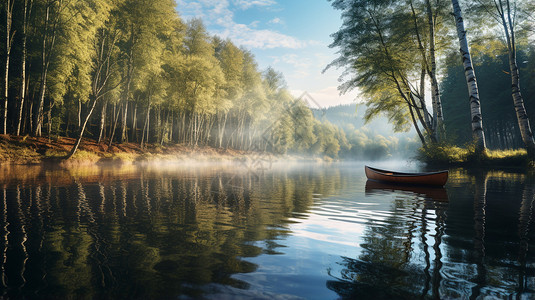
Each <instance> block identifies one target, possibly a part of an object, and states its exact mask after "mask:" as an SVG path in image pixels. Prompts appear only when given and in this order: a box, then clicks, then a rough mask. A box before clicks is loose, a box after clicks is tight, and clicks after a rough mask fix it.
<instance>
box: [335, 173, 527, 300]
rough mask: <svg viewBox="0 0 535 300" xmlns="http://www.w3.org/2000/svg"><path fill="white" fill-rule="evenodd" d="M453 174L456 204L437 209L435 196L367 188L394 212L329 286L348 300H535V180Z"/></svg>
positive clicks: (375, 225)
mask: <svg viewBox="0 0 535 300" xmlns="http://www.w3.org/2000/svg"><path fill="white" fill-rule="evenodd" d="M452 173H453V174H452V175H453V176H451V183H452V184H451V186H450V187H449V188H448V194H449V197H448V198H449V199H450V203H446V202H441V201H432V200H431V199H434V200H437V197H436V195H437V192H436V191H434V192H433V191H428V192H425V191H423V190H421V189H412V188H403V187H399V186H384V185H382V186H377V185H376V184H373V183H372V184H369V185H368V184H367V186H366V193H367V195H370V196H375V197H377V196H385V197H390V198H393V199H392V206H391V207H390V211H389V212H387V213H386V212H385V213H384V214H382V215H385V216H387V217H385V218H384V219H383V220H380V221H378V220H375V222H370V223H369V224H367V228H366V231H365V235H364V237H363V243H361V245H360V247H361V248H362V250H363V251H362V253H361V254H360V255H359V256H358V258H349V257H342V258H341V262H340V265H341V266H342V267H343V270H342V271H341V272H340V274H339V275H338V274H334V273H333V274H330V275H331V276H332V277H334V278H335V280H331V281H329V282H328V283H327V286H328V287H329V288H330V289H332V290H334V291H336V292H337V293H338V294H339V295H340V296H341V297H342V298H346V299H352V298H358V299H362V298H369V299H375V298H405V299H417V298H421V299H427V298H429V299H431V298H432V299H442V298H470V299H481V298H486V297H502V296H503V297H506V296H507V297H511V298H512V297H516V298H524V297H528V298H529V297H533V290H534V289H533V288H534V287H533V282H534V281H533V280H534V274H535V268H534V267H533V261H534V260H535V257H534V253H532V252H530V251H529V250H530V248H532V247H533V246H534V245H533V242H532V241H533V238H534V237H535V232H534V230H533V222H532V217H533V213H534V211H533V205H534V201H535V199H534V198H535V185H534V184H533V182H532V181H531V180H532V179H531V178H529V177H526V176H524V175H522V174H515V173H506V172H475V173H467V172H464V171H454V172H452ZM489 190H490V192H489ZM431 195H435V196H431ZM415 220H418V222H415ZM415 227H416V228H415ZM515 233H516V234H515ZM408 245H410V247H408ZM530 246H531V247H530Z"/></svg>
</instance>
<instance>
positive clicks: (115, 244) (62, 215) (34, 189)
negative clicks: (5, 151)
mask: <svg viewBox="0 0 535 300" xmlns="http://www.w3.org/2000/svg"><path fill="white" fill-rule="evenodd" d="M364 164H365V163H364V162H341V163H332V164H325V163H297V162H294V163H292V164H290V163H288V162H279V163H273V164H272V165H267V164H266V165H265V167H266V168H265V169H262V170H259V169H257V168H255V167H257V166H258V164H257V165H252V164H247V163H244V162H237V163H234V164H227V163H219V164H203V165H198V164H197V165H195V164H184V163H165V164H148V165H143V166H140V165H127V166H101V167H90V168H85V169H84V168H79V169H71V170H67V169H60V168H56V169H46V168H43V167H40V166H33V167H28V166H26V167H10V169H4V168H0V177H1V179H2V181H1V182H2V185H0V188H1V190H0V197H1V200H2V201H0V203H1V207H0V212H1V217H0V220H1V224H2V226H0V237H1V239H0V240H1V241H2V243H1V244H0V251H1V253H2V258H3V259H2V260H0V264H1V269H0V270H1V271H2V273H1V275H2V277H1V279H2V280H1V281H0V283H1V284H2V286H1V288H0V291H1V294H2V295H3V296H4V297H9V298H21V297H27V298H67V297H71V298H123V299H125V298H128V299H131V298H175V297H178V298H183V299H199V298H205V299H233V298H249V299H250V298H253V299H302V298H304V299H338V298H348V299H350V298H359V299H360V298H365V299H366V298H368V299H378V298H406V299H414V298H424V299H426V298H429V299H431V298H469V297H486V296H490V297H498V298H504V297H516V296H518V297H527V298H529V297H532V296H534V295H533V293H532V288H533V284H534V282H535V278H534V277H533V274H535V272H534V271H535V270H534V269H533V263H534V262H535V255H534V253H533V251H532V250H531V249H532V248H533V247H532V246H533V240H534V237H535V232H534V230H533V229H534V228H533V222H532V218H533V213H534V212H533V200H534V195H535V182H533V180H532V179H531V178H530V177H527V176H525V175H523V174H516V173H506V172H488V173H471V172H467V171H465V170H451V172H450V181H449V183H448V185H447V186H446V188H444V189H429V188H427V189H426V188H402V187H396V186H394V187H392V186H388V185H386V186H385V185H377V184H373V183H370V182H367V181H366V177H365V176H364V170H363V166H364ZM366 164H368V163H366ZM371 165H372V166H377V167H382V168H389V169H396V170H400V171H419V170H421V169H422V166H420V165H417V164H416V163H414V162H411V161H397V162H394V161H389V162H373V163H371Z"/></svg>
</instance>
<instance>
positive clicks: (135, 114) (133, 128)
mask: <svg viewBox="0 0 535 300" xmlns="http://www.w3.org/2000/svg"><path fill="white" fill-rule="evenodd" d="M132 118H133V119H132V142H137V132H136V130H137V126H136V122H137V102H136V103H134V115H133V116H132Z"/></svg>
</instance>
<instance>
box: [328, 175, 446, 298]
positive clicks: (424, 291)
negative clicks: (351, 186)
mask: <svg viewBox="0 0 535 300" xmlns="http://www.w3.org/2000/svg"><path fill="white" fill-rule="evenodd" d="M365 195H366V196H372V197H375V198H382V197H385V198H388V199H390V198H392V202H389V201H387V202H388V203H390V205H389V207H390V208H389V209H388V210H389V211H384V209H377V210H374V211H373V212H370V213H373V214H376V215H377V216H378V218H376V219H374V220H370V221H369V222H368V223H367V224H366V230H365V232H364V234H363V236H362V242H361V244H360V246H361V248H362V252H361V253H360V254H359V255H358V257H355V258H350V257H342V261H341V262H340V265H341V266H342V267H343V269H342V271H341V272H340V275H339V276H334V274H332V273H330V275H331V276H332V277H333V278H334V280H330V281H328V282H327V287H328V288H329V289H331V290H333V291H335V292H336V293H338V294H339V295H340V296H341V298H344V299H428V298H432V299H439V298H440V289H441V286H442V285H443V276H442V266H443V263H442V259H443V253H442V252H443V249H442V248H443V246H442V243H443V236H444V231H445V223H446V209H447V207H448V206H449V202H448V194H447V192H446V190H445V189H444V188H432V187H422V186H406V185H396V184H388V183H380V182H375V181H368V182H367V183H366V188H365Z"/></svg>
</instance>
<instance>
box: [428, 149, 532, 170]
mask: <svg viewBox="0 0 535 300" xmlns="http://www.w3.org/2000/svg"><path fill="white" fill-rule="evenodd" d="M418 159H419V160H420V161H423V162H426V163H427V164H429V165H442V166H452V165H473V166H497V167H498V166H500V167H523V166H527V165H528V156H527V152H526V150H525V149H516V150H486V151H485V152H483V153H482V154H481V155H477V152H476V147H475V144H468V145H467V146H466V147H464V148H462V147H458V146H452V145H448V144H440V145H433V146H429V147H427V148H424V147H422V148H420V150H419V153H418Z"/></svg>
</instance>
